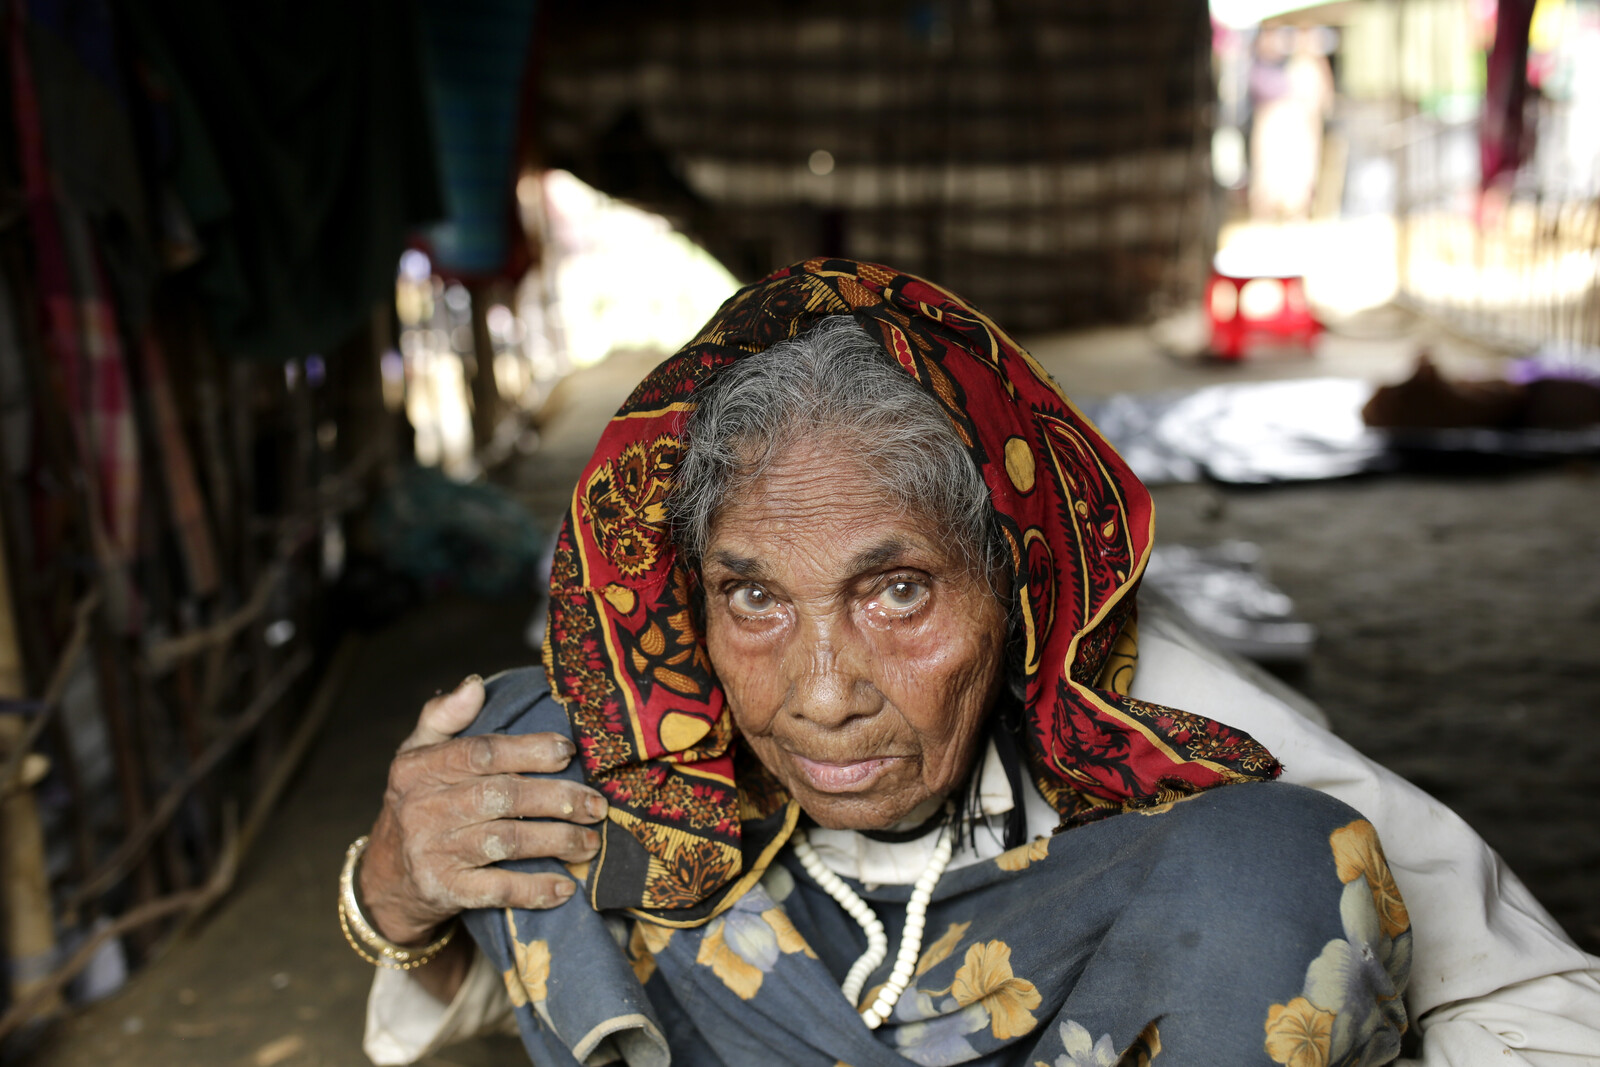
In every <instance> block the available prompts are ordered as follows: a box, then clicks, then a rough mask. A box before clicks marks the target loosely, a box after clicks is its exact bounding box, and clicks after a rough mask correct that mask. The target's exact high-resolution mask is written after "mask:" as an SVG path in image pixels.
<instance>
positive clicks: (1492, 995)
mask: <svg viewBox="0 0 1600 1067" xmlns="http://www.w3.org/2000/svg"><path fill="white" fill-rule="evenodd" d="M1131 695H1132V696H1134V697H1137V698H1139V699H1141V700H1149V701H1153V702H1156V703H1162V704H1170V705H1173V706H1176V707H1181V708H1184V709H1185V710H1188V711H1193V712H1196V713H1197V714H1200V715H1205V716H1207V717H1209V718H1212V719H1216V720H1218V721H1220V722H1222V723H1225V724H1226V725H1229V726H1235V727H1238V728H1240V729H1242V730H1246V731H1248V732H1249V733H1250V734H1252V735H1253V736H1254V737H1255V738H1256V739H1257V740H1258V741H1260V742H1261V743H1262V744H1264V745H1266V746H1267V748H1268V749H1270V750H1271V751H1272V753H1273V754H1274V755H1275V756H1277V757H1278V758H1279V760H1281V761H1282V762H1283V765H1284V774H1283V780H1284V781H1286V782H1294V783H1296V784H1298V785H1303V786H1308V787H1310V788H1312V789H1317V790H1320V791H1322V792H1324V793H1327V794H1329V795H1330V796H1333V797H1336V798H1338V799H1339V800H1342V801H1344V802H1345V803H1346V804H1349V805H1350V806H1351V807H1353V808H1355V809H1356V810H1357V811H1359V812H1361V813H1362V814H1363V815H1365V816H1366V817H1367V818H1368V819H1370V820H1371V821H1372V823H1373V825H1374V826H1376V827H1377V829H1378V835H1379V838H1380V839H1381V840H1382V841H1383V846H1384V852H1385V853H1386V855H1387V856H1388V859H1389V865H1390V867H1391V869H1392V870H1393V872H1394V879H1395V882H1396V883H1397V884H1398V885H1399V887H1400V892H1401V894H1402V895H1403V896H1404V897H1405V901H1406V906H1407V909H1408V911H1409V912H1410V914H1411V922H1412V935H1413V938H1414V941H1413V957H1412V964H1411V984H1410V987H1409V989H1408V990H1407V992H1406V1006H1407V1008H1408V1010H1409V1011H1410V1014H1411V1019H1412V1025H1414V1026H1416V1025H1420V1026H1421V1027H1422V1036H1423V1042H1422V1048H1423V1053H1422V1058H1421V1059H1419V1060H1404V1061H1399V1062H1400V1064H1401V1065H1402V1067H1407V1065H1409V1067H1479V1065H1485V1064H1493V1065H1495V1067H1502V1065H1503V1067H1600V960H1597V959H1596V958H1595V957H1593V956H1588V955H1586V954H1584V953H1583V952H1581V951H1580V950H1579V949H1578V948H1577V947H1576V946H1574V945H1573V944H1572V942H1571V941H1570V940H1568V939H1567V937H1566V935H1565V934H1563V933H1562V932H1561V930H1560V928H1559V927H1557V926H1556V924H1555V922H1554V920H1552V919H1551V918H1550V916H1549V915H1548V914H1547V913H1546V912H1545V910H1544V909H1543V908H1542V907H1540V906H1539V904H1538V902H1537V901H1535V900H1534V899H1533V897H1532V895H1530V894H1529V893H1528V891H1527V889H1526V888H1525V887H1524V886H1523V885H1522V883H1521V882H1520V881H1519V880H1518V879H1517V877H1516V875H1514V874H1512V873H1511V872H1510V871H1509V870H1507V869H1506V867H1505V865H1504V864H1503V863H1502V862H1501V861H1500V857H1499V856H1497V855H1495V853H1494V852H1493V851H1492V850H1491V849H1490V848H1489V847H1488V846H1487V845H1486V844H1484V843H1483V839H1482V838H1480V837H1478V835H1477V834H1476V833H1474V832H1473V831H1472V829H1471V828H1470V827H1468V826H1467V824H1466V823H1464V822H1462V821H1461V819H1460V817H1459V816H1457V815H1456V814H1455V813H1454V812H1452V811H1450V809H1448V808H1446V807H1445V806H1444V805H1442V804H1440V803H1439V802H1438V801H1436V800H1434V799H1433V798H1432V797H1430V796H1428V795H1427V794H1426V793H1423V792H1422V791H1421V790H1419V789H1417V788H1416V787H1415V786H1413V785H1411V784H1410V783H1409V782H1407V781H1405V780H1404V779H1402V778H1400V777H1399V776H1398V775H1395V774H1393V773H1391V772H1389V771H1387V770H1384V769H1383V768H1382V767H1379V766H1378V765H1377V764H1375V763H1373V762H1372V761H1371V760H1369V759H1367V758H1366V757H1365V756H1362V755H1361V754H1360V753H1359V752H1357V751H1356V750H1355V749H1353V748H1351V747H1350V746H1349V745H1348V744H1346V743H1345V742H1344V741H1341V740H1340V739H1339V738H1337V737H1335V736H1333V734H1331V733H1329V732H1328V730H1327V729H1326V728H1325V727H1324V726H1323V725H1322V722H1323V721H1324V720H1323V718H1322V715H1321V712H1320V711H1319V710H1318V709H1316V708H1315V707H1314V706H1312V705H1310V704H1309V702H1307V701H1306V700H1305V698H1304V697H1302V696H1300V695H1299V694H1297V693H1294V692H1293V691H1292V690H1288V689H1287V688H1285V687H1283V686H1282V685H1281V684H1280V683H1278V682H1276V680H1274V679H1271V678H1270V677H1268V676H1263V675H1261V672H1259V671H1258V670H1257V669H1255V668H1253V667H1251V666H1249V665H1246V664H1242V663H1240V662H1238V661H1237V660H1234V659H1232V658H1231V657H1228V656H1226V655H1224V654H1223V653H1220V652H1217V651H1215V650H1213V649H1211V648H1209V647H1208V646H1206V645H1205V644H1204V643H1203V642H1201V641H1200V640H1199V639H1198V638H1196V637H1194V636H1193V635H1192V634H1191V633H1189V631H1187V630H1186V629H1184V628H1183V627H1182V626H1181V625H1179V624H1178V623H1176V622H1175V621H1174V620H1173V619H1172V618H1171V617H1170V616H1168V615H1165V614H1163V613H1161V612H1159V611H1154V610H1149V609H1144V610H1142V611H1141V615H1140V621H1139V666H1138V670H1137V672H1136V674H1135V675H1134V681H1133V687H1132V691H1131ZM980 773H981V774H982V776H983V777H982V778H981V779H980V782H979V791H980V797H981V806H982V808H983V810H984V812H985V814H986V815H989V816H1000V815H1003V814H1004V813H1005V812H1007V811H1009V810H1010V809H1011V797H1010V790H1009V788H1008V787H1007V786H1006V784H1005V774H1004V771H1003V770H1001V769H1000V765H999V761H998V759H997V758H996V757H995V755H994V753H993V750H992V749H991V750H990V751H989V753H988V754H987V755H986V758H985V762H984V768H983V770H982V771H981V772H980ZM1027 792H1028V796H1027V797H1025V798H1024V802H1025V805H1026V808H1027V825H1028V833H1029V836H1030V837H1033V836H1038V835H1041V834H1048V833H1049V832H1050V831H1052V830H1053V829H1054V828H1055V823H1056V816H1055V813H1054V812H1053V811H1052V810H1051V809H1050V808H1049V806H1048V805H1047V804H1045V802H1044V800H1043V798H1041V797H1039V796H1038V795H1037V792H1036V791H1035V790H1033V789H1031V788H1030V789H1028V791H1027ZM990 823H991V826H990V827H989V828H988V829H984V828H980V829H979V831H978V833H977V834H976V835H975V836H976V849H975V850H974V851H971V852H968V851H965V850H964V851H963V852H962V853H960V854H958V855H957V857H956V859H955V860H953V861H952V864H951V865H952V866H953V867H954V866H959V865H962V864H964V863H973V862H977V861H978V860H981V859H986V858H989V857H991V856H994V855H998V854H999V852H1000V842H999V833H998V823H999V820H998V818H993V819H991V820H990ZM811 836H812V841H813V843H814V844H815V845H816V847H817V851H818V854H819V855H820V856H822V858H823V860H824V862H826V863H827V864H828V866H829V867H830V868H832V869H833V870H835V871H837V872H838V873H840V874H843V875H847V876H850V877H860V878H865V879H867V880H872V881H877V882H880V883H882V884H886V885H891V884H908V883H910V882H913V881H915V880H916V878H917V876H918V875H920V874H921V873H922V869H923V867H924V866H925V865H926V863H927V857H928V852H929V851H930V850H931V848H932V845H931V843H929V842H926V841H912V842H906V843H903V844H895V845H888V844H884V843H881V842H876V841H872V840H870V839H868V838H865V837H862V836H861V835H859V834H854V833H850V832H848V831H812V834H811ZM510 1020H511V1006H510V1001H509V1000H508V999H507V998H506V994H505V987H504V985H503V984H502V983H501V980H500V976H499V975H498V974H495V973H494V972H493V970H492V968H490V967H489V966H488V964H487V963H485V961H484V959H483V957H481V956H479V957H477V959H476V960H475V961H474V963H473V969H472V971H471V973H470V974H469V976H468V979H467V982H466V983H465V984H464V985H463V986H462V988H461V991H460V992H459V993H458V994H457V995H456V998H455V1001H454V1002H453V1003H451V1004H450V1005H448V1006H446V1005H444V1004H441V1003H439V1002H438V1001H436V1000H434V999H433V998H432V997H430V996H429V995H428V994H427V993H425V992H423V991H422V990H421V988H420V987H419V986H417V985H416V983H415V982H414V981H412V980H411V979H410V978H409V977H408V976H406V975H405V974H402V973H400V972H397V971H379V972H378V976H377V978H376V979H375V980H374V982H373V986H372V993H371V996H370V997H369V998H368V1002H367V1030H366V1043H365V1048H366V1051H367V1055H368V1056H369V1057H371V1058H372V1061H373V1062H374V1063H378V1064H405V1063H414V1062H415V1061H417V1060H418V1059H421V1058H422V1057H423V1056H425V1055H428V1054H431V1053H432V1052H434V1051H436V1050H438V1049H439V1048H442V1047H443V1046H445V1045H447V1044H449V1043H450V1042H452V1041H457V1040H461V1039H463V1038H466V1037H471V1036H473V1035H475V1034H480V1033H486V1032H489V1031H492V1030H501V1029H504V1028H505V1027H506V1025H507V1023H508V1022H510Z"/></svg>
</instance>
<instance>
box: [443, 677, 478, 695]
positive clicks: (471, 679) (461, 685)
mask: <svg viewBox="0 0 1600 1067" xmlns="http://www.w3.org/2000/svg"><path fill="white" fill-rule="evenodd" d="M473 682H477V683H478V684H479V685H482V684H483V676H482V675H479V674H469V675H467V676H466V677H465V678H463V679H461V681H459V682H457V683H456V687H455V689H453V690H451V692H455V693H459V692H461V691H462V690H463V689H465V688H466V687H467V686H469V685H471V684H472V683H473Z"/></svg>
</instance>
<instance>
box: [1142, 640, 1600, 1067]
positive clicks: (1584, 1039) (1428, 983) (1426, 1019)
mask: <svg viewBox="0 0 1600 1067" xmlns="http://www.w3.org/2000/svg"><path fill="white" fill-rule="evenodd" d="M1139 622H1140V625H1139V664H1138V669H1137V671H1136V672H1135V674H1134V682H1133V687H1132V695H1133V696H1135V697H1138V698H1140V699H1144V700H1150V701H1153V702H1156V703H1161V704H1171V705H1173V706H1174V707H1180V708H1183V709H1185V710H1186V711H1193V712H1196V713H1198V714H1201V715H1205V716H1208V717H1210V718H1213V719H1216V720H1218V721H1219V722H1223V723H1226V724H1227V725H1229V726H1235V727H1238V728H1239V729H1242V730H1246V731H1248V732H1249V733H1250V734H1251V735H1252V736H1253V737H1255V738H1256V739H1257V740H1258V741H1260V742H1261V743H1262V744H1264V745H1266V746H1267V748H1268V749H1270V750H1271V751H1272V753H1273V755H1275V756H1277V757H1278V759H1279V760H1280V761H1281V762H1282V763H1283V767H1284V772H1283V780H1284V781H1286V782H1294V783H1297V784H1299V785H1303V786H1308V787H1310V788H1312V789H1317V790H1319V791H1321V792H1324V793H1327V794H1329V795H1330V796H1333V797H1336V798H1337V799H1339V800H1342V801H1344V802H1345V803H1346V804H1348V805H1350V806H1351V807H1352V808H1355V809H1356V810H1357V811H1359V812H1361V813H1362V814H1363V815H1365V816H1366V817H1367V818H1368V819H1369V820H1371V822H1372V824H1373V825H1374V826H1375V827H1376V828H1377V830H1378V837H1379V839H1380V840H1381V841H1382V842H1383V847H1384V852H1385V854H1386V855H1387V857H1388V860H1389V865H1390V868H1391V869H1392V870H1393V872H1394V879H1395V883H1396V884H1397V885H1398V886H1399V889H1400V893H1401V895H1402V896H1403V897H1404V898H1405V902H1406V909H1407V910H1408V911H1409V912H1410V915H1411V926H1412V937H1413V942H1412V953H1413V955H1412V963H1411V981H1410V985H1409V986H1408V988H1407V990H1406V997H1405V999H1406V1006H1407V1008H1408V1010H1409V1014H1410V1016H1411V1019H1412V1023H1413V1025H1415V1026H1420V1027H1421V1032H1422V1035H1423V1038H1424V1040H1423V1043H1422V1049H1423V1054H1422V1059H1421V1060H1420V1061H1415V1062H1417V1063H1418V1064H1421V1065H1425V1067H1468V1065H1472V1064H1479V1063H1486V1062H1492V1063H1495V1064H1508V1065H1515V1064H1527V1065H1529V1067H1576V1065H1577V1064H1580V1063H1584V1064H1590V1065H1594V1064H1600V959H1596V958H1595V957H1593V956H1590V955H1588V954H1586V953H1584V952H1583V951H1582V950H1580V949H1579V948H1578V947H1577V946H1576V945H1574V944H1573V943H1572V942H1571V941H1570V940H1569V939H1568V938H1567V936H1566V934H1564V933H1563V932H1562V930H1561V928H1560V927H1559V926H1558V925H1557V924H1556V922H1555V920H1553V919H1552V918H1550V916H1549V914H1548V913H1547V912H1546V911H1545V910H1544V908H1543V907H1541V906H1540V904H1539V902H1538V901H1536V900H1534V898H1533V895H1532V894H1531V893H1529V892H1528V890H1527V888H1526V887H1525V886H1523V884H1522V882H1521V881H1520V880H1519V879H1518V878H1517V876H1516V875H1514V874H1513V873H1511V871H1510V870H1509V869H1507V867H1506V866H1505V864H1504V863H1503V862H1502V861H1501V859H1500V857H1499V856H1498V855H1497V854H1496V853H1495V852H1494V850H1493V849H1491V848H1489V846H1488V845H1487V844H1485V843H1484V841H1483V839H1482V838H1480V837H1479V836H1478V835H1477V833H1475V832H1474V831H1473V830H1472V828H1471V827H1469V826H1468V825H1467V824H1466V823H1465V822H1463V821H1462V819H1461V818H1460V816H1458V815H1456V814H1455V813H1454V812H1453V811H1451V810H1450V809H1449V808H1447V807H1445V806H1444V805H1443V804H1441V803H1439V802H1438V801H1437V800H1434V799H1433V798H1432V797H1430V796H1428V795H1427V794H1426V793H1424V792H1422V791H1421V790H1420V789H1417V788H1416V787H1415V786H1413V785H1412V784H1411V783H1409V782H1407V781H1406V780H1405V779H1403V778H1401V777H1400V776H1399V775H1396V774H1394V773H1393V772H1392V771H1389V770H1386V769H1385V768H1383V767H1380V766H1379V765H1378V764H1376V763H1374V762H1373V761H1372V760H1369V759H1367V758H1366V757H1365V756H1363V755H1361V754H1360V753H1359V752H1357V751H1356V750H1355V749H1354V748H1352V747H1351V746H1350V745H1349V744H1347V743H1345V742H1344V741H1342V740H1340V739H1339V738H1337V737H1335V736H1334V735H1333V734H1332V733H1330V732H1328V730H1326V729H1325V728H1324V727H1323V726H1321V725H1319V724H1318V722H1316V721H1313V714H1310V713H1308V712H1307V710H1305V708H1304V707H1303V705H1305V704H1307V703H1308V702H1307V701H1306V700H1305V698H1304V697H1301V696H1299V695H1298V694H1293V693H1292V692H1290V693H1284V692H1281V691H1278V690H1279V689H1280V688H1281V684H1277V685H1275V684H1273V683H1263V682H1261V681H1259V680H1258V678H1257V677H1256V676H1257V675H1258V674H1259V669H1256V668H1251V667H1248V666H1243V665H1241V664H1239V663H1237V662H1236V661H1234V660H1233V659H1232V658H1231V657H1228V656H1226V655H1225V654H1223V653H1220V652H1218V651H1216V650H1215V649H1212V648H1211V647H1209V646H1208V645H1206V644H1205V643H1204V642H1202V641H1201V640H1200V639H1199V638H1196V637H1195V636H1194V635H1193V634H1191V633H1189V632H1188V631H1187V630H1186V629H1185V628H1183V627H1182V626H1181V625H1180V624H1178V623H1176V622H1174V621H1173V620H1172V619H1171V617H1170V616H1166V615H1164V614H1163V613H1160V612H1145V611H1141V614H1140V620H1139ZM1489 1056H1493V1059H1492V1060H1491V1059H1489V1058H1488V1057H1489Z"/></svg>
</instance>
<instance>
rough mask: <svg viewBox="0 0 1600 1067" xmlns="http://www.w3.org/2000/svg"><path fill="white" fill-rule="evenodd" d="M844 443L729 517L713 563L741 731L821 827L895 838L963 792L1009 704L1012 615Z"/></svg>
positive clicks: (712, 640)
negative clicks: (891, 830)
mask: <svg viewBox="0 0 1600 1067" xmlns="http://www.w3.org/2000/svg"><path fill="white" fill-rule="evenodd" d="M848 456H849V449H848V448H846V447H841V446H840V445H839V444H838V443H837V442H834V443H833V444H832V445H831V447H830V444H829V442H827V441H826V440H824V441H819V442H807V443H805V444H803V445H801V446H800V447H797V448H795V449H793V450H792V451H791V452H790V453H789V454H787V455H786V456H785V457H784V458H783V459H782V460H780V461H779V462H778V463H776V464H775V465H774V466H773V467H772V469H771V471H770V472H769V474H768V476H767V477H766V478H765V480H764V481H763V482H762V483H761V484H760V485H759V486H757V487H755V488H754V489H752V490H751V491H750V492H749V493H747V494H746V495H745V496H744V497H743V498H742V499H739V500H736V501H734V502H733V503H731V504H729V505H728V506H727V507H725V508H724V509H723V510H722V512H721V513H720V514H719V515H718V517H717V521H716V523H715V525H714V526H713V527H712V529H711V535H710V539H709V544H708V546H707V550H706V552H705V557H704V559H703V561H702V574H701V576H702V579H703V581H704V585H705V591H706V641H707V646H708V649H709V651H710V654H711V662H712V665H713V666H714V667H715V668H716V672H717V677H718V679H719V680H720V681H721V683H722V687H723V691H724V692H725V693H726V695H727V698H728V705H729V708H730V710H731V711H732V713H733V719H734V722H735V724H737V726H738V727H739V731H740V732H741V733H742V734H743V735H744V737H745V739H746V741H747V742H748V743H749V745H750V747H751V749H752V750H753V751H754V753H755V754H756V756H757V757H758V758H759V759H760V760H761V762H762V763H763V764H765V765H766V767H767V768H768V769H769V770H771V771H772V772H773V774H775V775H776V776H777V777H778V779H779V781H781V782H782V783H783V784H784V785H785V786H786V787H787V788H788V790H789V792H790V794H791V795H792V796H793V797H794V798H795V799H796V800H798V801H799V802H800V805H801V807H803V808H804V809H805V810H806V813H807V814H809V815H810V816H811V817H812V818H814V819H816V820H817V822H818V823H820V824H821V825H823V826H826V827H830V828H835V829H871V828H879V827H885V826H890V825H892V824H894V823H895V822H897V821H899V820H900V819H902V818H904V817H905V816H906V815H907V814H908V813H910V812H911V811H912V809H913V808H915V807H917V806H918V805H919V804H922V803H923V802H924V801H927V800H928V799H930V798H931V797H936V796H944V795H946V794H947V793H949V792H950V791H951V790H953V789H954V788H955V787H956V786H958V785H959V784H960V783H961V780H962V778H963V776H964V775H965V773H966V771H967V768H968V766H970V764H971V763H972V760H973V757H974V753H975V749H976V747H977V739H978V736H979V734H980V732H981V727H982V725H983V721H984V719H985V718H986V717H987V715H988V713H989V711H990V710H991V708H992V707H993V705H994V703H995V700H996V698H997V696H998V694H999V691H1000V685H1001V676H1002V672H1003V669H1004V665H1003V663H1002V660H1003V658H1004V657H1003V654H1002V653H1003V646H1004V642H1005V609H1004V608H1003V606H1002V605H1001V603H1000V601H999V599H998V598H997V597H996V596H995V595H994V594H993V592H991V590H990V589H989V586H988V584H987V583H986V582H985V581H984V580H983V579H982V578H981V577H980V576H978V575H976V574H973V573H970V571H969V568H968V567H967V565H966V562H965V560H964V559H963V558H962V556H961V555H960V554H959V552H957V551H953V550H951V549H947V548H946V547H944V546H943V545H942V544H941V543H940V538H939V536H938V532H937V530H935V529H933V528H932V524H931V522H930V521H929V520H927V519H926V518H924V517H923V516H921V515H917V514H906V513H905V512H904V511H902V510H901V509H900V508H899V506H898V505H897V504H896V503H895V502H894V501H893V500H891V499H889V498H886V497H885V496H884V494H883V493H882V491H881V490H879V489H878V488H876V487H875V486H874V485H873V484H872V482H871V481H870V480H869V479H868V478H867V477H866V475H865V474H864V473H863V472H862V471H860V470H859V469H858V468H857V467H856V466H855V465H854V464H853V463H852V462H850V460H849V458H848Z"/></svg>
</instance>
